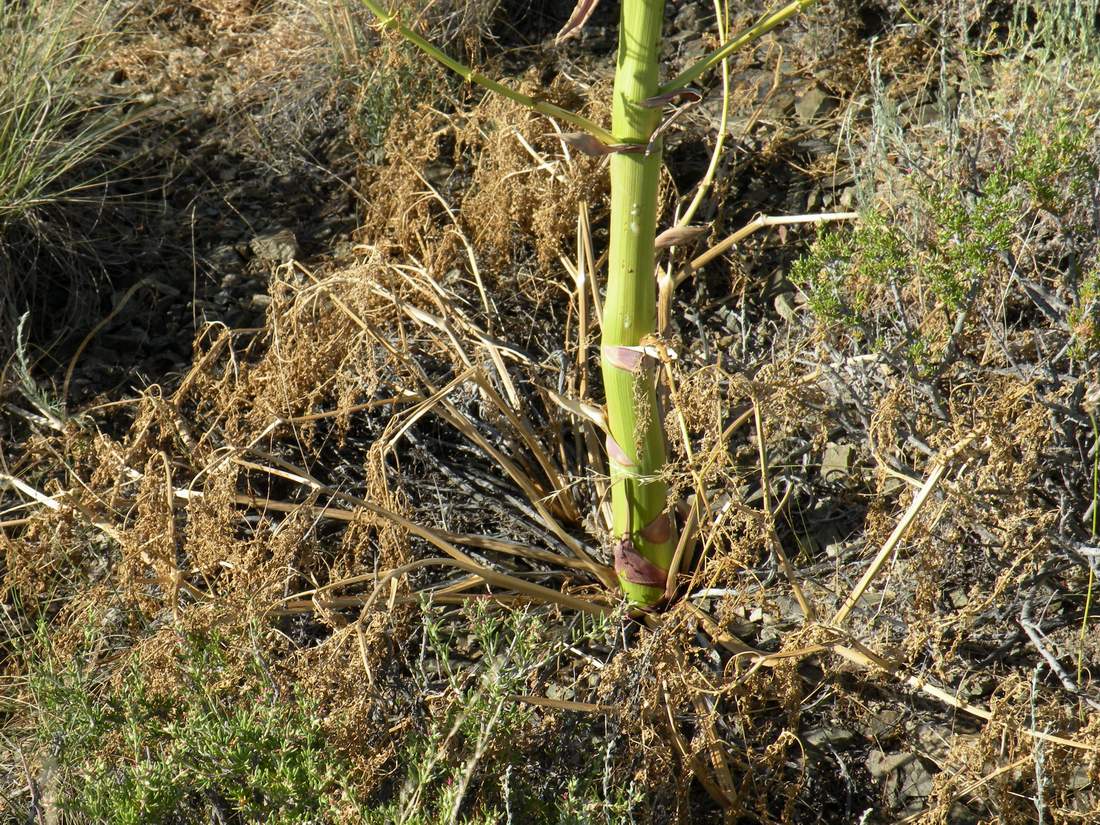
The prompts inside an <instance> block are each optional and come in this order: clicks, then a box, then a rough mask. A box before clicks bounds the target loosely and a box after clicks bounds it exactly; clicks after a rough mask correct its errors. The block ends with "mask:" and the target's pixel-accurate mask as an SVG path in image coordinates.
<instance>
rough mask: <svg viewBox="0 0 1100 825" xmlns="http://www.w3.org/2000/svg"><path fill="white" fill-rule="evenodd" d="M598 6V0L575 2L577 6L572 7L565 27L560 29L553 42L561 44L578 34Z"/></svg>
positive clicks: (578, 0)
mask: <svg viewBox="0 0 1100 825" xmlns="http://www.w3.org/2000/svg"><path fill="white" fill-rule="evenodd" d="M598 5H600V0H577V5H576V6H574V7H573V13H572V14H571V15H569V19H568V20H566V21H565V25H564V26H562V27H561V31H560V32H558V36H557V37H555V38H554V42H555V43H561V42H562V41H564V40H568V39H569V38H570V37H573V36H574V35H575V34H577V33H579V32H580V30H581V28H583V27H584V24H585V23H587V22H588V18H589V17H591V16H592V12H594V11H595V10H596V6H598Z"/></svg>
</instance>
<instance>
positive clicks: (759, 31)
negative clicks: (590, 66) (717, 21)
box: [660, 0, 817, 94]
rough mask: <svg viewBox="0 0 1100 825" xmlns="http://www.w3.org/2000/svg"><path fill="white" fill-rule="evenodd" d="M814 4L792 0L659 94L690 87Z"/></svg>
mask: <svg viewBox="0 0 1100 825" xmlns="http://www.w3.org/2000/svg"><path fill="white" fill-rule="evenodd" d="M816 2H817V0H793V2H791V3H788V4H787V5H786V6H784V7H783V8H781V9H780V10H779V11H777V12H775V13H773V14H769V15H768V16H767V17H765V18H764V19H763V20H761V21H760V22H759V23H757V24H756V25H755V26H753V27H752V28H751V29H747V30H745V31H743V32H742V33H741V34H739V35H737V37H735V38H733V40H730V41H729V42H728V43H726V44H724V45H722V46H720V47H719V48H717V49H715V50H714V51H713V52H711V53H710V54H708V55H707V56H706V57H704V58H703V59H702V60H700V61H699V62H698V63H696V64H694V65H693V66H691V67H690V68H688V69H685V70H684V71H682V72H680V74H678V75H676V77H674V78H672V80H670V81H669V82H668V83H666V84H665V85H664V86H662V87H661V88H660V93H661V94H666V93H668V92H675V91H677V90H679V89H683V88H684V87H685V86H688V85H690V84H691V83H693V82H694V81H696V80H698V79H699V78H700V77H702V76H703V75H704V74H706V73H707V72H708V71H710V70H711V69H713V68H714V67H715V66H717V65H718V64H719V63H721V62H722V61H723V60H725V59H726V58H727V57H729V56H730V55H731V54H733V53H734V52H736V51H740V50H741V49H743V48H744V47H745V46H747V45H748V44H749V43H752V42H753V41H754V40H757V39H759V38H760V37H763V36H764V35H765V34H767V33H768V32H770V31H771V30H772V29H774V28H775V27H776V26H778V25H779V24H781V23H784V22H786V21H787V20H789V19H791V18H792V17H794V16H795V15H796V14H798V13H799V12H801V11H803V10H804V9H806V8H808V7H810V6H812V5H813V4H814V3H816Z"/></svg>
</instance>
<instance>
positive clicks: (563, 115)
mask: <svg viewBox="0 0 1100 825" xmlns="http://www.w3.org/2000/svg"><path fill="white" fill-rule="evenodd" d="M363 4H364V5H365V6H366V7H367V8H368V9H370V11H371V13H372V14H373V15H374V16H375V17H377V18H378V22H379V23H380V24H381V26H382V28H384V29H389V30H390V31H394V32H397V33H398V34H399V35H401V36H402V37H403V38H405V40H407V41H409V42H410V43H412V44H413V45H414V46H416V47H417V48H418V49H420V51H422V52H424V54H426V55H428V56H429V57H431V58H432V59H433V60H436V61H437V62H439V63H441V64H443V65H444V66H446V67H447V68H448V69H450V70H451V71H453V72H454V73H455V74H457V75H459V76H460V77H462V78H463V79H465V80H467V81H469V82H471V83H476V84H477V85H478V86H481V87H482V88H483V89H487V90H488V91H490V92H495V93H496V94H498V95H501V96H503V97H506V98H508V99H509V100H514V101H515V102H516V103H518V104H520V105H521V106H526V107H527V108H528V109H531V110H533V111H536V112H538V113H539V114H543V115H548V116H549V117H556V118H557V119H558V120H561V121H563V122H565V123H568V124H570V125H571V126H574V127H576V128H578V129H580V130H582V131H584V132H587V133H588V134H590V135H592V136H594V137H596V138H598V139H599V140H600V141H601V142H602V143H606V144H616V143H618V141H617V140H615V136H614V135H613V134H611V132H609V131H607V130H606V129H604V128H603V127H602V126H600V125H599V124H597V123H595V122H593V121H591V120H589V119H588V118H586V117H584V116H583V115H579V114H577V113H576V112H571V111H569V110H568V109H563V108H561V107H560V106H555V105H554V104H552V103H547V102H546V101H544V100H538V99H537V98H534V97H531V96H530V95H525V94H523V93H522V92H519V91H516V90H515V89H513V88H512V87H510V86H505V85H504V84H503V83H498V82H497V81H495V80H493V79H492V78H490V77H486V76H485V75H483V74H481V73H480V72H477V71H474V70H473V69H471V68H470V67H469V66H467V65H466V64H465V63H460V62H459V61H457V60H455V59H454V58H453V57H451V56H450V55H448V54H447V53H445V52H444V51H442V50H441V49H438V48H436V47H435V46H433V45H432V44H431V43H429V42H428V41H427V40H425V39H424V38H423V37H421V36H420V35H419V34H417V33H416V32H414V31H413V30H412V29H410V28H409V27H408V26H406V25H405V24H404V23H402V22H401V18H400V17H398V15H397V13H396V12H394V13H389V12H387V11H386V10H385V9H384V8H382V6H381V4H379V3H378V2H377V0H363Z"/></svg>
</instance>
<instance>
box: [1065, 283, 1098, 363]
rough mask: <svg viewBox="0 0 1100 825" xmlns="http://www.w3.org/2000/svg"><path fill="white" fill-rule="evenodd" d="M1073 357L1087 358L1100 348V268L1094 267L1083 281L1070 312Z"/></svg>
mask: <svg viewBox="0 0 1100 825" xmlns="http://www.w3.org/2000/svg"><path fill="white" fill-rule="evenodd" d="M1069 329H1070V333H1071V334H1072V336H1073V345H1072V346H1073V350H1072V352H1073V355H1074V356H1075V357H1077V358H1086V357H1088V355H1089V354H1090V353H1094V352H1096V351H1097V349H1098V348H1100V266H1095V265H1094V266H1093V267H1092V269H1090V270H1089V271H1088V272H1087V273H1086V274H1085V277H1084V278H1083V279H1082V280H1081V287H1080V289H1079V290H1078V292H1077V300H1076V302H1075V303H1074V305H1073V307H1072V308H1071V309H1070V311H1069Z"/></svg>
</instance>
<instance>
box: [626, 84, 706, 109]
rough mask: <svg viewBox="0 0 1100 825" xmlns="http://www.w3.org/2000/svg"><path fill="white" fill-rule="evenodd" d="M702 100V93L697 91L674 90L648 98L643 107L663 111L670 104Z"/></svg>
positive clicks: (643, 102) (689, 89)
mask: <svg viewBox="0 0 1100 825" xmlns="http://www.w3.org/2000/svg"><path fill="white" fill-rule="evenodd" d="M702 99H703V95H702V93H701V92H699V91H697V90H696V89H691V88H688V89H674V90H673V91H671V92H665V93H663V94H659V95H654V96H653V97H648V98H646V99H645V100H643V101H642V103H641V105H642V106H643V107H645V108H646V109H663V108H664V107H665V106H667V105H668V104H669V103H698V102H699V101H700V100H702Z"/></svg>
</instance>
